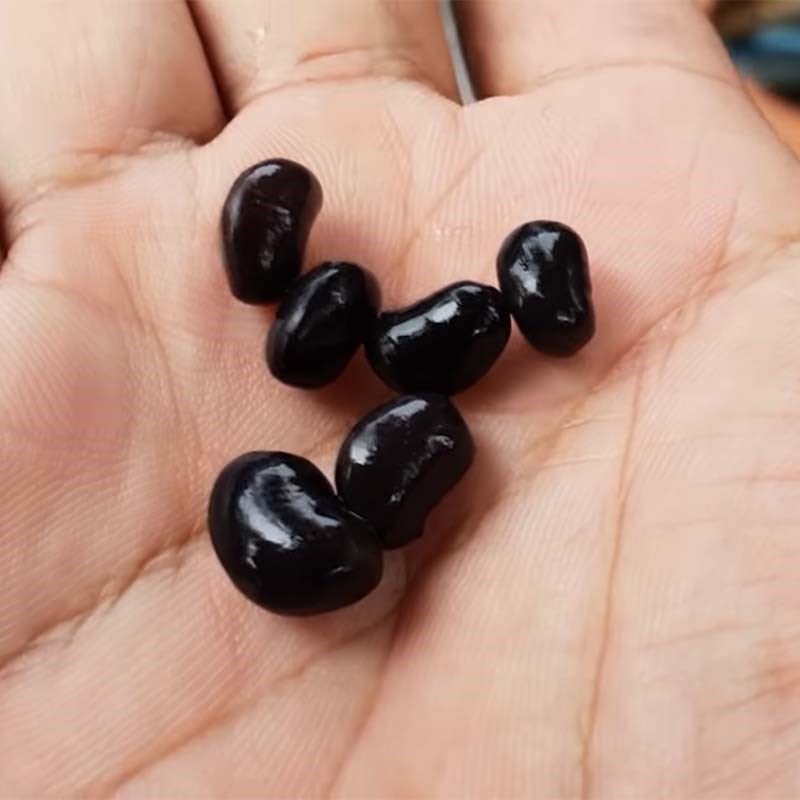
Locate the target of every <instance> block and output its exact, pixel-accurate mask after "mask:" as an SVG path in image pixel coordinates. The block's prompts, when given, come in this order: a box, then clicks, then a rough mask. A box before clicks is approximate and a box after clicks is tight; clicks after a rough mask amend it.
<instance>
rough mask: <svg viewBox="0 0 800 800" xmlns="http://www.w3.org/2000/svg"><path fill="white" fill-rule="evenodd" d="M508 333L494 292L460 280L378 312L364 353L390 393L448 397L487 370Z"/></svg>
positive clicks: (503, 310)
mask: <svg viewBox="0 0 800 800" xmlns="http://www.w3.org/2000/svg"><path fill="white" fill-rule="evenodd" d="M510 332H511V322H510V320H509V316H508V311H507V310H506V306H505V302H504V300H503V296H502V295H501V294H500V292H498V291H497V289H495V288H494V287H492V286H484V285H483V284H480V283H473V282H472V281H461V282H460V283H454V284H451V285H450V286H446V287H445V288H444V289H441V290H439V291H438V292H435V293H434V294H432V295H430V296H429V297H426V298H424V299H423V300H420V301H419V302H417V303H414V304H413V305H410V306H408V307H406V308H403V309H400V310H399V311H391V312H385V313H383V314H380V315H379V317H378V321H377V324H376V326H375V333H374V335H373V336H371V337H370V338H369V339H368V340H367V344H366V351H367V357H368V358H369V361H370V364H372V368H373V369H374V370H375V372H376V373H377V374H378V376H379V377H380V378H381V380H383V381H384V382H385V383H386V384H388V385H389V386H391V387H392V388H393V389H396V390H397V391H400V392H436V393H438V394H448V395H449V394H456V393H457V392H462V391H464V389H467V388H468V387H469V386H471V385H472V384H473V383H475V382H476V381H477V380H478V379H479V378H481V377H483V375H485V374H486V373H487V372H488V371H489V369H490V367H491V366H492V364H494V362H495V361H496V360H497V358H498V357H499V356H500V353H502V352H503V348H504V347H505V346H506V342H507V341H508V337H509V334H510Z"/></svg>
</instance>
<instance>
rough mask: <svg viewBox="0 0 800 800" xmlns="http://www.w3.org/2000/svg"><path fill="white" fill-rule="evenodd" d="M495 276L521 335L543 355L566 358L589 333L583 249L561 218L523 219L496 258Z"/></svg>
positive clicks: (591, 317) (589, 304)
mask: <svg viewBox="0 0 800 800" xmlns="http://www.w3.org/2000/svg"><path fill="white" fill-rule="evenodd" d="M497 277H498V280H499V282H500V288H501V289H502V291H503V294H504V295H505V298H506V301H507V302H508V305H509V308H510V310H511V314H512V316H513V317H514V320H515V321H516V323H517V325H518V326H519V329H520V330H521V331H522V333H523V335H524V336H525V338H526V339H527V340H528V341H529V342H530V343H531V345H533V347H535V348H536V349H537V350H539V351H540V352H542V353H546V354H547V355H551V356H571V355H573V354H574V353H576V352H577V351H578V350H580V349H581V348H582V347H583V346H584V345H585V344H586V343H587V342H588V341H589V340H590V339H591V338H592V336H593V335H594V329H595V319H594V309H593V308H592V284H591V280H590V278H589V265H588V259H587V257H586V247H585V246H584V244H583V241H582V240H581V238H580V236H578V234H577V233H575V231H573V230H572V228H568V227H567V226H566V225H562V224H561V223H560V222H547V221H539V222H528V223H526V224H525V225H522V226H520V227H519V228H517V229H516V230H514V231H513V232H512V233H511V234H509V236H508V237H507V238H506V240H505V241H504V242H503V245H502V247H501V248H500V253H499V254H498V256H497Z"/></svg>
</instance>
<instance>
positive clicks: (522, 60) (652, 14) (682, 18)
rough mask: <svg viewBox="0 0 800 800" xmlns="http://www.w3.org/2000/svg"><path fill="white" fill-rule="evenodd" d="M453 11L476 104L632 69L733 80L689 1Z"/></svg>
mask: <svg viewBox="0 0 800 800" xmlns="http://www.w3.org/2000/svg"><path fill="white" fill-rule="evenodd" d="M456 10H457V14H458V21H459V29H460V31H461V35H462V38H463V41H464V47H465V50H466V53H467V59H468V61H469V64H470V69H471V71H472V77H473V82H474V84H475V87H476V90H477V93H478V95H479V96H483V97H485V96H488V95H499V94H520V93H524V92H527V91H530V90H532V89H534V88H536V87H537V86H540V85H542V84H545V83H549V82H552V81H554V80H559V79H562V78H569V77H572V76H575V77H579V76H582V75H584V74H586V73H587V72H589V71H593V70H602V69H605V68H612V69H613V68H618V67H623V66H626V65H635V64H642V65H644V64H650V65H662V66H666V67H669V68H676V69H682V70H687V71H691V72H698V73H703V74H707V75H709V76H711V77H714V78H720V79H724V80H734V79H735V72H734V70H733V67H732V65H731V64H730V62H729V60H728V57H727V54H726V53H725V49H724V47H723V46H722V43H721V42H720V40H719V37H718V36H717V34H716V33H715V31H714V29H713V28H712V26H711V24H710V23H709V22H708V20H707V18H706V16H705V14H704V13H703V11H702V10H701V9H700V7H699V6H698V4H697V3H696V2H694V1H693V0H661V2H646V1H645V0H603V2H598V0H567V1H566V2H558V1H554V0H464V2H460V3H457V4H456Z"/></svg>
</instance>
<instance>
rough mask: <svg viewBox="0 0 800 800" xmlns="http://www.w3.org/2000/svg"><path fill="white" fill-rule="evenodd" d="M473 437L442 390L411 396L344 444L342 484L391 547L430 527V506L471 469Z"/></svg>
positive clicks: (339, 465) (369, 420)
mask: <svg viewBox="0 0 800 800" xmlns="http://www.w3.org/2000/svg"><path fill="white" fill-rule="evenodd" d="M474 454H475V445H474V443H473V441H472V436H471V434H470V432H469V429H468V428H467V425H466V423H465V422H464V420H463V418H462V417H461V415H460V414H459V413H458V410H457V409H456V408H455V406H454V405H453V404H452V403H451V402H450V401H449V400H448V399H447V398H446V397H443V396H442V395H431V394H418V395H405V396H403V397H399V398H396V399H395V400H392V401H390V402H389V403H386V404H385V405H382V406H380V407H379V408H377V409H375V410H374V411H372V412H371V413H370V414H368V415H367V416H366V417H364V418H363V419H362V420H361V421H360V422H359V423H358V424H357V425H356V426H355V427H354V428H353V430H352V431H351V432H350V434H349V436H348V437H347V439H346V440H345V441H344V443H343V444H342V447H341V450H340V451H339V456H338V459H337V462H336V488H337V490H338V492H339V496H340V497H341V498H342V500H343V501H344V503H345V505H347V507H348V508H349V509H350V510H352V511H354V512H355V513H356V514H358V515H359V516H362V517H363V518H364V519H366V520H368V521H369V522H370V523H371V524H372V525H373V527H374V528H375V530H376V531H377V533H378V537H379V538H380V540H381V542H382V543H383V546H384V547H386V548H393V547H401V546H402V545H404V544H407V543H408V542H410V541H411V540H413V539H416V538H417V537H418V536H420V535H421V534H422V531H423V528H424V525H425V519H426V517H427V516H428V513H429V512H430V510H431V509H432V508H433V507H434V506H435V505H436V504H437V503H438V502H439V501H440V500H441V499H442V497H443V496H444V495H445V494H446V493H447V492H448V491H449V490H450V489H451V488H452V487H453V486H454V485H455V484H456V483H457V482H458V480H459V479H460V478H461V476H462V475H463V474H464V473H465V472H466V471H467V469H469V466H470V464H472V459H473V457H474Z"/></svg>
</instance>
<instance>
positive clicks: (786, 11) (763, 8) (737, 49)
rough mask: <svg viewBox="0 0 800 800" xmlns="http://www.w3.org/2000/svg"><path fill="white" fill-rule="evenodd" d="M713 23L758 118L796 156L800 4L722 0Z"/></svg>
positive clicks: (799, 148)
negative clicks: (760, 113)
mask: <svg viewBox="0 0 800 800" xmlns="http://www.w3.org/2000/svg"><path fill="white" fill-rule="evenodd" d="M713 19H714V23H715V24H716V26H717V28H718V29H719V31H720V33H721V34H722V36H723V39H724V41H725V44H726V45H727V47H728V50H729V51H730V53H731V56H732V58H733V60H734V63H735V64H736V65H737V66H738V67H739V70H740V71H741V72H742V74H743V75H744V76H745V78H746V80H747V83H748V86H749V88H750V91H751V92H752V94H753V97H754V99H755V100H756V102H757V103H758V105H759V106H760V108H761V110H762V111H763V112H764V115H765V116H766V117H767V118H768V119H769V120H770V122H771V123H772V125H773V127H774V128H775V129H776V131H777V132H778V134H779V135H780V136H781V138H782V139H783V140H784V141H785V142H786V143H787V144H788V145H789V146H790V147H792V148H793V149H794V151H795V152H797V153H798V154H800V0H722V2H718V3H716V5H715V7H714V11H713Z"/></svg>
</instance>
